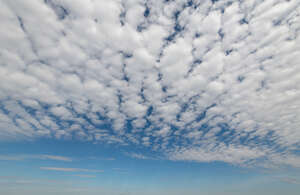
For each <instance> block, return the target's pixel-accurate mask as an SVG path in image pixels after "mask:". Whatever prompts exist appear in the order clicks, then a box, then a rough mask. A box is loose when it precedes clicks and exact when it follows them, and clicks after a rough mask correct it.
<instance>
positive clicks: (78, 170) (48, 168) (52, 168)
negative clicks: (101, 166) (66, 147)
mask: <svg viewBox="0 0 300 195" xmlns="http://www.w3.org/2000/svg"><path fill="white" fill-rule="evenodd" d="M40 169H41V170H47V171H62V172H91V173H102V172H103V170H93V169H81V168H64V167H40Z"/></svg>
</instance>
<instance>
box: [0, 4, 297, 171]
mask: <svg viewBox="0 0 300 195" xmlns="http://www.w3.org/2000/svg"><path fill="white" fill-rule="evenodd" d="M0 7H1V8H0V9H1V10H0V16H1V17H0V18H1V19H0V21H1V24H2V26H4V27H5V28H1V30H0V43H1V44H0V45H1V46H0V140H1V141H6V140H20V139H38V138H39V137H48V138H53V139H71V138H73V139H80V140H89V141H92V142H101V143H109V144H121V145H128V144H141V145H142V146H143V147H148V148H151V149H153V150H155V151H161V152H162V153H163V154H165V155H171V156H168V158H170V159H175V160H180V159H182V160H196V161H200V162H207V161H214V160H218V161H225V162H229V163H245V162H246V161H255V159H256V160H259V159H260V158H262V157H261V154H262V153H263V154H264V155H265V158H266V159H269V162H272V163H274V164H288V165H291V166H297V164H298V161H297V159H298V158H299V154H297V153H296V152H295V151H296V150H297V149H298V148H299V146H300V133H299V132H300V131H299V126H300V104H299V100H298V99H299V98H300V87H299V85H297V83H300V77H299V74H300V70H299V61H300V58H299V56H300V52H299V51H300V46H299V45H300V44H299V43H300V36H299V33H300V31H299V28H300V25H299V18H300V16H299V11H300V4H299V2H297V1H284V0H269V1H264V2H256V3H253V2H252V1H239V2H234V3H232V1H229V0H228V1H227V0H224V1H219V2H218V3H214V4H213V3H212V2H211V1H210V0H205V1H201V3H200V4H197V5H196V4H195V5H193V6H188V4H187V1H170V2H167V3H164V2H163V1H155V0H153V1H152V0H150V1H147V9H146V5H145V4H144V2H142V1H130V2H126V3H124V2H123V3H121V2H120V1H119V0H112V1H109V2H107V1H104V0H100V1H75V2H74V1H69V0H61V1H56V0H48V1H34V2H27V1H26V2H25V1H22V0H15V1H8V0H4V1H1V2H0ZM146 10H148V12H145V11H146ZM110 127H111V128H110ZM111 129H112V130H111ZM207 143H210V144H211V145H210V146H209V147H208V146H205V145H206V144H207ZM279 151H280V152H279ZM276 155H277V156H278V155H279V156H280V155H283V156H286V158H287V159H290V160H287V161H286V162H283V161H282V160H280V158H275V157H274V156H276ZM48 158H49V157H48ZM51 158H52V159H55V157H51ZM49 159H50V158H49ZM65 160H66V159H65Z"/></svg>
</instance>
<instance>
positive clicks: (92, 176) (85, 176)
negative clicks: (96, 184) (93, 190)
mask: <svg viewBox="0 0 300 195" xmlns="http://www.w3.org/2000/svg"><path fill="white" fill-rule="evenodd" d="M74 176H76V177H81V178H95V177H96V176H95V175H74Z"/></svg>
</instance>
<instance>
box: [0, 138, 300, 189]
mask: <svg viewBox="0 0 300 195" xmlns="http://www.w3.org/2000/svg"><path fill="white" fill-rule="evenodd" d="M131 149H132V148H130V147H128V148H127V149H122V150H123V151H122V150H120V148H119V149H118V148H117V147H110V146H103V145H99V144H91V143H86V142H74V141H52V140H47V139H46V140H40V141H34V142H19V143H17V144H16V143H2V144H1V154H2V155H1V156H0V166H1V177H0V185H1V191H0V192H1V193H5V194H19V193H22V194H25V195H26V194H35V193H40V192H43V193H45V194H54V193H56V194H102V193H105V194H176V193H178V194H181V193H189V194H239V193H243V194H251V193H259V194H280V193H283V192H286V191H287V190H288V191H289V194H297V192H298V190H299V178H300V175H299V173H297V172H293V171H292V170H289V169H285V170H272V171H270V170H265V169H257V168H255V169H254V168H241V167H237V166H233V165H230V164H227V163H222V162H211V163H198V162H174V161H169V160H164V159H155V158H153V159H137V158H134V157H131V156H128V154H127V153H126V152H125V151H126V150H129V151H131ZM144 152H146V151H144Z"/></svg>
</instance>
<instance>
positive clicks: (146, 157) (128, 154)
mask: <svg viewBox="0 0 300 195" xmlns="http://www.w3.org/2000/svg"><path fill="white" fill-rule="evenodd" d="M124 154H125V155H126V156H129V157H131V158H136V159H142V160H146V159H153V158H152V157H149V156H146V155H144V154H140V153H133V152H131V153H128V152H126V153H124Z"/></svg>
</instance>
